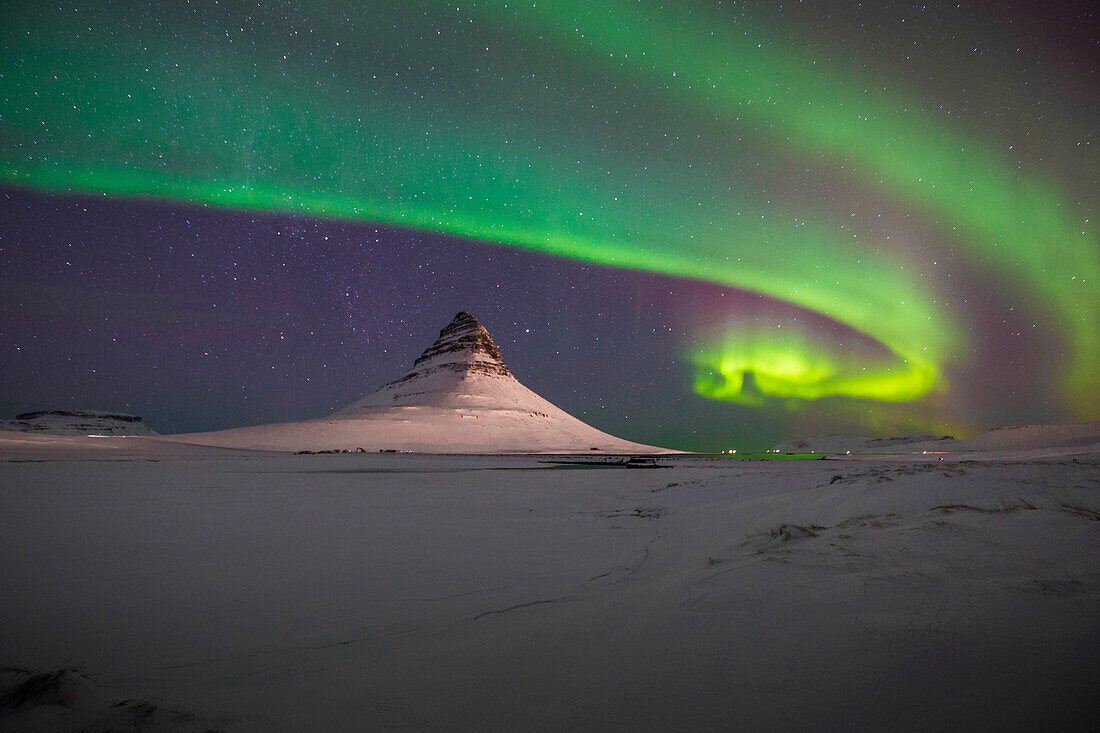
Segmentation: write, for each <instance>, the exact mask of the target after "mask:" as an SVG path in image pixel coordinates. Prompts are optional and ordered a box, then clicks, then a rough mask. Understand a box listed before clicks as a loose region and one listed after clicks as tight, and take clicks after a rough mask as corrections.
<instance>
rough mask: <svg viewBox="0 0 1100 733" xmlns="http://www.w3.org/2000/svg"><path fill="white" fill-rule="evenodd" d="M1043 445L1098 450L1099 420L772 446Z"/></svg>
mask: <svg viewBox="0 0 1100 733" xmlns="http://www.w3.org/2000/svg"><path fill="white" fill-rule="evenodd" d="M1043 449H1067V450H1068V449H1081V452H1083V453H1084V452H1097V451H1100V421H1094V422H1087V423H1076V424H1071V425H1009V426H1006V427H1001V428H993V429H992V430H990V431H988V432H986V433H982V434H981V435H977V436H975V437H973V438H968V439H966V440H956V439H955V438H952V437H950V436H948V435H943V436H933V435H917V436H910V437H895V438H869V437H867V436H865V435H819V436H817V437H814V438H806V439H804V440H791V441H787V442H786V443H781V444H779V445H777V446H775V447H774V448H773V449H772V450H775V451H778V452H780V453H810V452H813V453H833V454H836V453H847V452H851V453H869V454H874V453H885V454H902V453H924V452H937V453H938V452H950V453H967V452H983V453H988V452H997V451H1000V452H1005V451H1034V450H1043Z"/></svg>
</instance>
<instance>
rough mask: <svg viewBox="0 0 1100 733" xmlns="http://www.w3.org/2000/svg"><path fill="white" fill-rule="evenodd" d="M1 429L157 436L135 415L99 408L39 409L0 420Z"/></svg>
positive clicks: (59, 433) (65, 433) (68, 433)
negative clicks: (104, 410) (10, 418)
mask: <svg viewBox="0 0 1100 733" xmlns="http://www.w3.org/2000/svg"><path fill="white" fill-rule="evenodd" d="M0 430H11V431H14V432H20V433H42V434H46V435H157V434H158V433H157V432H156V431H155V430H153V429H152V428H150V427H149V426H148V425H146V424H145V423H143V422H142V421H141V418H140V417H138V416H137V415H124V414H122V413H118V412H101V411H99V410H41V411H39V412H24V413H23V414H21V415H16V416H15V419H14V420H0Z"/></svg>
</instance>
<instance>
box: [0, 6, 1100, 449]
mask: <svg viewBox="0 0 1100 733" xmlns="http://www.w3.org/2000/svg"><path fill="white" fill-rule="evenodd" d="M7 5H8V6H9V7H7V8H5V9H4V10H3V11H2V13H3V14H2V16H0V17H2V19H3V20H2V22H0V54H2V57H0V143H2V144H0V289H2V295H0V412H2V413H3V414H5V415H7V416H10V415H13V414H14V413H16V412H19V411H24V410H31V409H50V408H65V407H69V408H93V409H113V410H120V411H125V412H131V413H135V414H140V415H142V416H144V417H145V419H146V422H148V423H149V424H150V426H151V427H153V428H154V429H158V430H160V431H162V432H178V431H191V430H212V429H218V428H225V427H234V426H240V425H248V424H257V423H262V422H273V421H278V420H290V419H305V418H310V417H320V416H323V415H325V414H327V413H328V412H329V411H331V410H332V409H335V408H337V407H340V406H343V405H345V404H347V403H349V402H352V401H354V400H355V399H357V398H359V397H360V396H362V395H364V394H366V393H368V392H370V391H373V390H374V389H376V388H378V387H379V386H381V385H382V384H383V383H384V382H386V381H388V380H389V379H392V378H394V377H396V376H399V375H400V374H401V373H402V372H403V371H404V370H405V369H407V368H408V367H409V366H410V365H411V362H412V360H413V359H414V358H415V357H416V356H417V355H418V354H419V353H420V351H421V350H422V349H423V348H425V347H426V346H427V345H428V344H429V343H430V342H431V341H432V340H433V338H434V337H435V335H436V334H437V332H438V330H439V329H440V328H442V327H443V326H444V325H445V324H446V323H447V322H448V321H449V320H450V318H451V317H452V316H453V315H454V313H455V312H456V311H459V310H468V311H470V312H471V313H473V314H474V315H476V316H477V317H478V318H479V319H480V320H481V321H482V322H483V323H484V324H485V325H486V327H487V328H488V329H489V330H490V332H491V333H492V334H493V336H494V338H495V340H496V341H497V343H498V345H499V346H500V347H501V351H502V352H503V354H504V358H505V361H506V362H507V363H508V365H509V367H510V368H511V369H512V371H513V372H514V373H515V374H516V375H517V377H519V379H520V380H521V381H523V382H524V383H525V384H527V386H529V387H531V388H532V389H534V390H535V391H536V392H538V393H540V394H541V395H543V396H544V397H546V398H547V399H549V400H551V401H552V402H554V403H556V404H558V405H559V406H561V407H562V408H563V409H565V410H567V411H569V412H571V413H573V414H575V415H577V416H578V417H580V418H581V419H584V420H586V421H587V422H589V423H591V424H592V425H594V426H596V427H598V428H601V429H603V430H607V431H609V432H612V433H614V434H616V435H620V436H622V437H625V438H629V439H632V440H637V441H642V442H649V443H658V444H662V445H667V446H670V447H676V448H687V449H724V448H728V447H749V448H764V447H770V445H772V444H774V443H776V442H779V441H781V440H783V439H786V438H789V437H800V436H804V435H809V434H815V433H821V432H858V433H865V434H876V435H883V434H912V433H937V434H943V433H948V434H954V435H957V436H959V437H963V436H966V435H969V434H972V433H974V432H978V431H982V430H985V429H988V428H990V427H995V426H1000V425H1005V424H1020V423H1030V422H1070V421H1080V420H1090V419H1097V418H1100V368H1098V367H1097V366H1096V365H1097V364H1098V363H1100V288H1098V283H1100V235H1098V231H1097V227H1096V214H1097V211H1096V209H1097V203H1098V201H1100V196H1098V194H1100V185H1098V175H1100V174H1098V171H1100V158H1098V155H1097V142H1096V140H1095V137H1096V120H1097V119H1100V104H1098V102H1100V74H1098V67H1100V27H1098V23H1097V17H1096V14H1095V13H1094V12H1093V11H1092V10H1091V9H1090V7H1089V6H1090V4H1089V3H1087V2H1081V3H1068V2H1053V3H1035V2H1030V3H1029V2H1023V3H1012V2H988V3H961V4H955V3H950V4H933V3H929V4H923V5H922V4H919V3H918V4H902V3H883V2H878V3H857V2H814V3H789V2H784V3H759V4H758V3H730V2H716V1H713V0H712V1H710V2H702V1H700V2H627V1H626V0H622V1H620V2H598V1H595V0H585V1H584V2H581V1H579V0H578V1H576V2H574V1H573V0H552V1H547V0H543V1H541V2H537V3H536V2H514V1H513V2H460V3H453V2H452V3H446V2H403V3H381V2H350V1H349V2H317V3H278V4H264V5H258V4H254V3H243V2H232V1H230V2H217V3H215V2H209V3H206V2H191V3H186V2H165V3H157V4H149V5H143V4H137V3H93V4H85V3H82V2H76V3H68V2H62V3H56V2H54V3H31V2H27V3H9V4H7Z"/></svg>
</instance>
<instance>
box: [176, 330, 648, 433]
mask: <svg viewBox="0 0 1100 733" xmlns="http://www.w3.org/2000/svg"><path fill="white" fill-rule="evenodd" d="M172 437H173V439H175V440H181V441H183V442H188V443H199V444H202V445H217V446H223V447H226V448H251V449H258V450H283V451H322V450H323V451H328V450H357V449H362V450H366V451H372V452H373V451H379V450H381V451H390V450H395V451H412V452H417V453H576V452H580V451H584V452H585V453H588V452H590V451H602V452H605V453H617V454H630V453H666V452H669V451H667V450H665V449H663V448H656V447H654V446H649V445H642V444H640V443H632V442H630V441H627V440H622V439H621V438H616V437H615V436H613V435H608V434H607V433H604V432H601V431H599V430H597V429H596V428H594V427H592V426H590V425H587V424H585V423H583V422H581V421H580V420H578V419H577V418H575V417H573V416H572V415H570V414H568V413H567V412H565V411H564V410H562V409H561V408H559V407H557V406H556V405H554V404H552V403H551V402H548V401H547V400H545V399H543V398H542V397H540V396H539V395H537V394H535V393H534V392H532V391H531V390H530V389H528V388H527V387H525V386H523V384H521V383H520V381H519V380H518V379H516V378H515V376H513V375H512V372H511V371H510V370H509V369H508V367H507V365H505V363H504V359H503V357H502V356H501V354H500V350H499V349H498V348H497V346H496V344H495V343H493V337H492V336H490V335H489V332H488V331H487V330H486V329H485V327H484V326H482V325H481V323H480V322H479V321H478V320H477V319H476V318H474V317H473V316H472V315H470V314H469V313H467V312H465V311H462V312H460V313H458V314H457V315H456V316H455V317H454V319H453V320H452V321H451V322H450V323H449V324H447V326H446V327H445V328H444V329H443V330H442V331H440V332H439V338H437V339H436V340H435V342H434V343H433V344H432V345H431V346H429V347H428V348H427V349H425V350H424V353H422V354H421V355H420V357H419V358H418V359H417V360H416V361H415V362H413V365H412V369H410V370H409V371H408V372H407V373H405V374H404V375H402V376H401V377H398V378H397V379H395V380H393V381H392V382H389V383H387V384H385V385H384V386H383V387H382V388H381V389H379V390H378V391H376V392H373V393H371V394H369V395H367V396H366V397H363V398H362V399H360V400H358V401H356V402H354V403H352V404H351V405H348V406H347V407H345V408H343V409H341V410H337V411H336V412H334V413H333V414H332V415H331V416H329V417H327V418H320V419H317V420H309V421H306V422H298V423H280V424H275V425H258V426H256V427H252V428H235V429H233V430H222V431H218V432H215V433H200V434H191V435H181V436H172Z"/></svg>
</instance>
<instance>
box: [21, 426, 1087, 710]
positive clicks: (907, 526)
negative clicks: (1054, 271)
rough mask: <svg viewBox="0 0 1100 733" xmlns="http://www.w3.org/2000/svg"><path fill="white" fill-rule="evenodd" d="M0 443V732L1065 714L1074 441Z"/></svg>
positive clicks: (1082, 533)
mask: <svg viewBox="0 0 1100 733" xmlns="http://www.w3.org/2000/svg"><path fill="white" fill-rule="evenodd" d="M10 436H11V434H8V436H0V456H2V457H3V458H4V459H5V460H6V462H3V463H0V587H2V588H3V589H4V590H3V593H2V595H0V630H2V631H0V664H2V665H6V666H7V669H6V670H0V671H3V672H4V674H3V675H0V683H3V684H4V685H5V686H6V687H7V689H8V691H9V695H10V693H11V691H12V690H17V689H22V690H23V692H22V693H20V694H19V695H16V696H15V697H12V696H8V697H5V698H4V700H3V701H2V702H0V729H10V730H47V729H48V730H77V729H80V728H81V727H82V726H85V725H89V724H94V725H99V726H100V727H99V728H98V729H107V728H109V727H110V726H112V725H114V726H118V725H121V723H119V721H124V722H125V721H130V720H131V719H132V720H133V721H135V722H139V723H143V724H145V725H146V726H147V728H145V729H149V730H174V731H183V730H204V729H206V728H216V729H219V730H226V731H236V730H241V731H280V730H281V731H301V730H347V731H358V730H373V729H381V728H417V729H420V730H502V729H507V730H578V729H581V730H623V731H626V730H760V729H764V728H795V729H834V730H835V729H846V730H884V729H889V730H917V729H923V730H929V729H936V730H940V729H955V730H958V729H963V728H966V729H981V730H1000V729H1008V730H1035V729H1043V730H1056V729H1057V730H1067V729H1080V730H1085V729H1092V728H1093V725H1094V723H1095V716H1094V714H1093V703H1092V700H1093V699H1094V697H1095V692H1096V690H1097V689H1100V665H1098V663H1097V659H1100V656H1098V653H1100V521H1098V519H1100V514H1098V510H1100V463H1098V461H1100V456H1097V455H1096V454H1095V453H1094V454H1089V453H1087V452H1082V450H1080V449H1079V450H1078V451H1077V454H1076V455H1074V456H1063V457H1059V458H1056V459H1051V460H1035V459H1034V458H1033V457H1032V456H1030V455H1029V454H1027V453H1016V454H1010V455H1008V457H1007V459H1006V458H1003V457H1002V458H1000V459H995V460H984V461H983V460H972V459H973V458H975V456H970V457H969V458H970V459H971V460H966V461H960V460H959V457H958V456H952V457H949V458H948V459H947V460H945V461H939V460H938V459H936V460H932V461H929V460H927V457H923V456H922V459H923V460H909V459H906V458H903V457H894V458H893V459H892V460H879V459H873V458H858V459H855V460H853V459H849V460H845V461H774V462H760V461H738V460H714V459H706V458H701V457H668V458H661V459H660V461H661V462H663V463H665V464H668V465H671V466H673V467H672V468H666V469H657V470H632V469H622V468H607V467H570V466H563V465H557V464H548V463H543V462H541V460H540V459H539V458H538V457H535V456H505V457H500V456H426V455H380V454H365V455H300V456H295V455H286V454H268V453H258V452H244V451H226V450H214V449H207V448H200V447H196V446H181V445H178V444H170V443H164V442H162V441H160V440H158V439H145V438H125V439H123V438H114V439H100V440H99V441H98V442H97V441H96V439H77V438H69V437H63V438H56V439H54V443H53V447H52V448H49V449H47V446H46V445H45V444H39V443H34V444H29V447H28V444H19V445H15V444H8V442H7V440H6V438H7V437H10ZM31 437H34V438H39V439H41V440H45V437H44V436H31ZM26 438H27V436H21V439H24V440H25V439H26ZM12 440H14V438H12ZM63 440H64V441H70V442H71V444H69V443H67V444H66V446H67V447H59V446H60V444H59V443H57V442H56V441H63ZM95 445H101V446H108V445H114V446H118V447H113V448H106V447H104V448H95V447H90V446H95ZM5 446H6V447H5ZM20 446H21V447H20ZM82 446H83V447H82ZM27 450H30V451H31V453H30V454H28V453H25V452H21V451H27ZM97 450H98V452H95V451H97ZM158 450H159V451H161V452H160V453H158ZM51 451H52V452H51ZM74 451H75V452H74ZM80 451H85V452H80ZM87 451H91V453H88V452H87ZM105 451H110V452H109V453H106V452H105ZM1003 455H1005V454H1002V456H1003ZM20 456H23V457H24V458H29V459H31V460H32V461H34V462H20V461H22V460H23V459H22V458H20ZM74 457H76V458H83V459H86V458H97V459H100V460H68V459H69V458H74ZM104 458H110V460H102V459H104ZM58 459H66V460H58ZM68 667H79V668H80V670H81V671H80V672H67V673H65V674H64V675H62V677H63V678H64V679H62V680H60V681H59V682H57V685H54V686H53V687H51V686H49V685H43V684H40V685H39V687H42V688H43V689H46V690H47V691H46V692H45V693H43V694H41V695H39V696H38V697H35V696H33V695H28V691H27V689H26V688H27V684H26V683H27V682H28V680H30V679H31V678H32V677H31V676H32V673H33V672H47V673H48V672H52V671H55V670H58V669H59V668H68ZM35 679H37V680H38V682H41V681H42V679H43V678H35ZM19 685H23V687H22V688H18V686H19ZM58 686H61V689H60V691H59V690H57V689H55V687H58ZM32 687H33V686H32ZM34 689H38V688H34ZM32 691H33V690H32ZM51 700H52V701H55V702H56V701H58V700H60V701H61V703H64V704H50V701H51ZM17 701H18V702H20V704H18V705H17V706H16V705H15V702H17ZM123 701H128V702H126V703H125V704H123V705H120V706H117V707H112V706H113V705H115V703H118V702H123ZM39 703H41V704H39ZM139 729H141V728H139Z"/></svg>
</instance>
